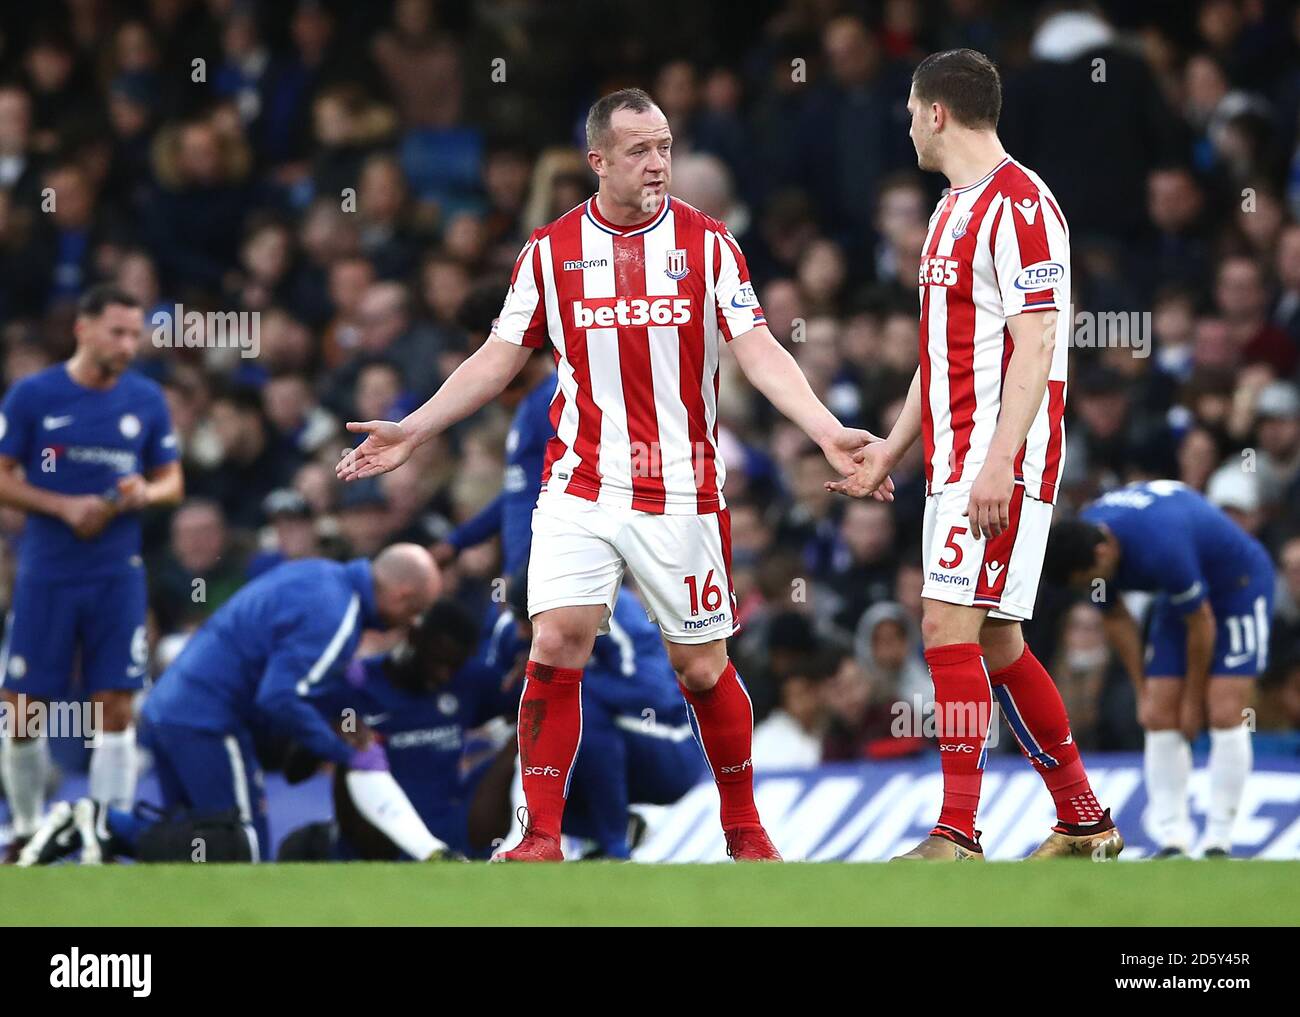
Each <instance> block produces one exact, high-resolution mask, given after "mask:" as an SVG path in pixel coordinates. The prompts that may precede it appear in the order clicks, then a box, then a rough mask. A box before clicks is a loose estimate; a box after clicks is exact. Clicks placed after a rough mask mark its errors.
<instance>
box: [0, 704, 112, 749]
mask: <svg viewBox="0 0 1300 1017" xmlns="http://www.w3.org/2000/svg"><path fill="white" fill-rule="evenodd" d="M103 730H104V704H103V703H101V702H95V701H88V702H82V703H62V702H60V703H47V702H45V701H44V700H42V699H30V698H28V697H27V696H25V695H22V694H19V695H18V696H16V697H15V698H14V699H12V700H11V699H0V738H78V739H80V740H81V741H82V742H83V743H84V744H85V745H86V747H87V748H90V747H91V746H92V745H93V744H94V741H95V735H96V734H98V733H99V732H100V731H103Z"/></svg>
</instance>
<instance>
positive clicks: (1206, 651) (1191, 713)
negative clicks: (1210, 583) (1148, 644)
mask: <svg viewBox="0 0 1300 1017" xmlns="http://www.w3.org/2000/svg"><path fill="white" fill-rule="evenodd" d="M1214 628H1215V626H1214V611H1213V610H1212V609H1211V607H1210V602H1209V601H1208V600H1207V601H1202V603H1201V606H1200V607H1198V608H1197V609H1196V610H1195V611H1193V612H1192V613H1191V614H1189V615H1188V616H1187V677H1186V680H1185V681H1184V682H1183V702H1182V710H1181V716H1180V723H1179V726H1180V727H1181V728H1182V731H1183V734H1184V735H1186V736H1187V738H1188V739H1189V740H1191V739H1194V738H1196V737H1197V736H1198V735H1199V734H1200V733H1201V732H1202V731H1203V730H1204V729H1205V694H1206V692H1207V691H1208V689H1209V684H1210V664H1211V662H1212V661H1213V659H1214Z"/></svg>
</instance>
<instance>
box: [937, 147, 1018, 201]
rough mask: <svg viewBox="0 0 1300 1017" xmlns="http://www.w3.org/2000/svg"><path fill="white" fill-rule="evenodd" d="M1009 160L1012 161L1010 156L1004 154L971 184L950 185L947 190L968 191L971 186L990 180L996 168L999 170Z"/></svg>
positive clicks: (955, 191) (951, 191) (956, 192)
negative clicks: (963, 185)
mask: <svg viewBox="0 0 1300 1017" xmlns="http://www.w3.org/2000/svg"><path fill="white" fill-rule="evenodd" d="M1011 161H1012V158H1011V156H1009V155H1004V156H1003V157H1002V161H1001V162H1000V163H998V164H997V165H996V166H994V167H993V168H992V169H991V170H989V171H988V172H987V173H986V174H984V176H982V177H980V178H979V179H978V180H976V181H975V182H974V183H973V184H967V185H966V186H965V187H950V188H948V192H949V193H950V194H961V192H962V191H969V190H970V189H971V188H972V187H978V186H979V185H980V184H982V183H984V182H985V181H986V180H991V179H992V178H993V174H994V173H996V172H997V171H998V170H1000V169H1001V168H1002V167H1003V166H1005V165H1006V164H1007V163H1009V162H1011Z"/></svg>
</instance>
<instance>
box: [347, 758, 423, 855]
mask: <svg viewBox="0 0 1300 1017" xmlns="http://www.w3.org/2000/svg"><path fill="white" fill-rule="evenodd" d="M347 785H348V793H349V794H351V795H352V801H353V802H354V803H355V804H356V807H357V811H358V812H360V813H361V815H363V816H364V817H365V818H366V819H368V820H369V821H370V822H371V823H373V824H374V825H375V826H377V827H379V829H380V830H382V831H383V833H384V835H385V836H387V837H388V839H389V840H391V841H392V842H393V843H394V844H396V845H397V846H398V847H399V848H401V849H402V850H403V851H405V852H406V853H407V854H408V855H410V856H411V857H412V858H414V859H416V860H417V861H421V862H422V861H424V860H425V859H426V858H428V857H429V856H430V855H432V854H433V853H434V852H435V851H439V850H442V849H443V848H446V846H447V845H446V844H444V843H443V842H442V841H440V840H439V839H438V838H437V837H435V836H434V835H433V834H431V833H430V832H429V828H428V827H427V826H425V825H424V820H423V819H421V818H420V814H419V813H418V812H416V811H415V806H413V805H412V804H411V800H410V799H409V798H407V797H406V792H405V791H403V790H402V789H401V787H400V786H399V785H398V783H397V781H395V780H394V779H393V775H392V774H391V773H387V772H386V771H383V770H349V771H348V777H347Z"/></svg>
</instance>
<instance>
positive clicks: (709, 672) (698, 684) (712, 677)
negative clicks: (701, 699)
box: [673, 657, 725, 692]
mask: <svg viewBox="0 0 1300 1017" xmlns="http://www.w3.org/2000/svg"><path fill="white" fill-rule="evenodd" d="M723 666H724V667H725V662H724V665H723ZM673 670H674V671H676V672H677V680H678V681H680V682H681V683H682V684H683V685H685V686H686V687H687V688H688V689H690V690H691V691H692V692H708V691H709V689H711V688H713V686H715V685H717V684H718V678H719V677H720V676H721V674H722V670H723V668H720V667H718V666H717V663H716V662H715V661H713V660H710V659H707V658H703V657H694V658H691V659H689V660H682V661H674V662H673Z"/></svg>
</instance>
